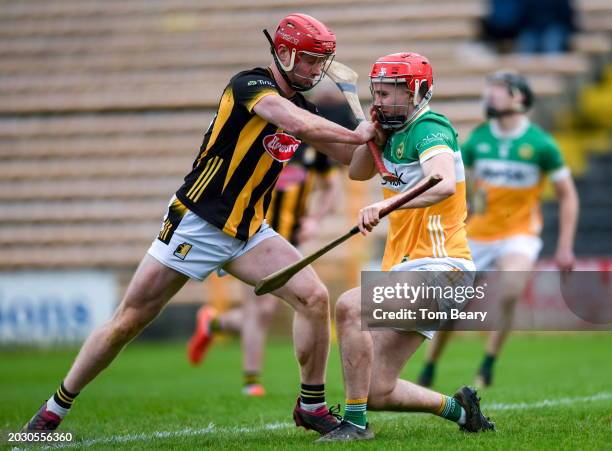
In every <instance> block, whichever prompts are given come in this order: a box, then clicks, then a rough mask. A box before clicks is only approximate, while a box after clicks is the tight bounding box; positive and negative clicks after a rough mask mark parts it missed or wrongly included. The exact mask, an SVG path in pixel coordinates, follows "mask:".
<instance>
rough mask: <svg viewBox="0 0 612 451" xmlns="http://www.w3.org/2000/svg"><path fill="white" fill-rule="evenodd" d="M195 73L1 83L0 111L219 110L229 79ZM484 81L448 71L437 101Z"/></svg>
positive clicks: (363, 90)
mask: <svg viewBox="0 0 612 451" xmlns="http://www.w3.org/2000/svg"><path fill="white" fill-rule="evenodd" d="M194 75H195V76H193V77H180V78H179V80H174V79H173V78H172V77H168V78H167V79H163V78H162V77H158V78H157V79H156V80H154V81H153V82H152V83H150V84H147V83H145V82H141V83H137V82H136V80H133V83H130V82H126V83H121V84H120V83H117V84H112V85H102V86H96V84H82V85H72V86H64V88H63V89H61V90H60V89H57V90H53V89H48V88H47V87H45V86H44V85H43V84H41V85H39V86H37V88H36V89H27V86H25V85H22V90H21V92H15V91H9V90H8V86H7V88H2V87H1V86H0V92H2V91H4V92H10V93H8V94H6V95H3V102H2V104H1V105H0V113H5V114H9V113H27V112H44V111H48V112H62V111H63V112H74V111H86V112H87V111H107V110H111V111H117V110H128V111H134V110H139V109H153V110H159V109H161V108H166V109H171V108H176V109H201V108H207V109H212V108H214V107H215V106H216V105H217V103H218V101H219V92H220V90H221V89H222V88H223V86H225V83H227V80H228V78H227V77H224V78H223V79H218V80H216V79H212V80H207V81H206V83H204V80H203V79H202V77H201V75H196V74H194ZM181 78H182V82H181V81H180V79H181ZM137 85H138V87H137ZM483 85H484V80H483V79H478V81H477V82H474V77H473V76H455V77H452V76H448V75H444V76H441V77H439V78H438V79H437V80H436V99H440V100H455V99H460V98H474V97H478V96H479V95H480V93H481V91H482V87H483ZM533 85H534V90H535V92H536V95H538V96H554V95H559V94H560V93H561V92H562V91H563V83H562V80H561V78H560V77H559V76H554V75H552V76H551V75H539V76H534V77H533ZM359 92H360V94H361V99H362V101H363V102H368V101H369V96H370V94H369V85H368V80H366V79H364V80H362V81H361V82H360V84H359Z"/></svg>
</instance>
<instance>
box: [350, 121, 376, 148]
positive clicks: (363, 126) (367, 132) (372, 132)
mask: <svg viewBox="0 0 612 451" xmlns="http://www.w3.org/2000/svg"><path fill="white" fill-rule="evenodd" d="M355 133H357V135H358V136H359V140H360V141H361V143H362V144H365V143H367V142H368V141H369V140H371V139H373V138H374V137H375V136H376V127H375V126H374V124H373V123H371V122H368V121H362V122H360V123H359V125H358V126H357V128H356V129H355Z"/></svg>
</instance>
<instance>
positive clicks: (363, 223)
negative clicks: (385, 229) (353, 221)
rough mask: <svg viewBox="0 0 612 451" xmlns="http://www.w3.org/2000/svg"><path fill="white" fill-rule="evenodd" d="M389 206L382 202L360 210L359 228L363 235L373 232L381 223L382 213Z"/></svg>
mask: <svg viewBox="0 0 612 451" xmlns="http://www.w3.org/2000/svg"><path fill="white" fill-rule="evenodd" d="M386 206H387V202H386V201H384V200H382V201H380V202H376V203H374V204H372V205H368V206H367V207H363V208H362V209H361V210H359V219H358V221H357V227H359V231H360V232H361V234H362V235H366V234H367V233H368V232H371V231H372V229H373V228H374V227H376V226H377V225H378V223H379V222H380V211H381V210H382V209H383V208H385V207H386Z"/></svg>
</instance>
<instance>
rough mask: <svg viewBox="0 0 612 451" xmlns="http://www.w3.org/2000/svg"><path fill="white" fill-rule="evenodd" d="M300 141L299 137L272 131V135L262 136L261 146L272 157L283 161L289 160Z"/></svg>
mask: <svg viewBox="0 0 612 451" xmlns="http://www.w3.org/2000/svg"><path fill="white" fill-rule="evenodd" d="M301 142H302V141H300V140H299V139H296V138H294V137H293V136H291V135H288V134H286V133H274V134H273V135H267V136H264V139H263V146H264V149H266V152H268V153H269V154H270V156H271V157H272V158H274V159H275V160H276V161H280V162H281V163H284V162H285V161H289V160H291V158H292V157H293V155H295V152H296V151H297V149H298V147H300V143H301Z"/></svg>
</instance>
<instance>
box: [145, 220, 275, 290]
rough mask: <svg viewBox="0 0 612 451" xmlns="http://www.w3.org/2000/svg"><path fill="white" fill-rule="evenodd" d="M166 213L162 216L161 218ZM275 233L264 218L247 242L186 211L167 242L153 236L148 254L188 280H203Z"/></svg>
mask: <svg viewBox="0 0 612 451" xmlns="http://www.w3.org/2000/svg"><path fill="white" fill-rule="evenodd" d="M166 217H167V215H166V216H165V217H164V219H165V218H166ZM275 236H279V235H278V233H276V232H275V231H274V229H273V228H271V227H270V226H269V225H268V224H267V223H266V222H265V221H264V222H263V224H262V225H261V227H260V229H259V231H258V232H257V233H256V234H255V235H253V236H252V237H251V238H250V239H249V240H248V241H242V240H239V239H236V238H234V237H231V236H229V235H228V234H226V233H224V232H223V231H222V230H220V229H219V228H217V227H215V226H214V225H212V224H210V223H209V222H207V221H205V220H204V219H202V218H200V217H199V216H198V215H196V214H195V213H193V212H192V211H187V213H185V215H184V216H183V218H182V219H181V221H180V223H179V224H178V226H177V227H176V228H175V230H174V233H173V235H172V238H171V239H170V242H169V243H168V244H165V243H164V242H162V241H161V240H159V239H157V238H155V240H154V241H153V243H152V244H151V247H150V248H149V250H148V253H149V254H150V255H151V256H152V257H154V258H155V259H156V260H158V261H159V262H160V263H161V264H163V265H164V266H167V267H169V268H172V269H174V270H176V271H178V272H180V273H182V274H185V275H186V276H189V277H191V278H192V279H197V280H204V279H205V278H206V277H208V275H209V274H210V273H211V272H213V271H214V270H217V271H219V270H220V269H221V267H223V266H224V265H226V264H228V263H229V262H231V261H232V260H234V259H236V258H238V257H240V256H241V255H243V254H245V253H247V252H248V251H250V250H251V249H253V248H254V247H255V246H257V245H258V244H259V243H261V242H262V241H263V240H265V239H268V238H272V237H275Z"/></svg>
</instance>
